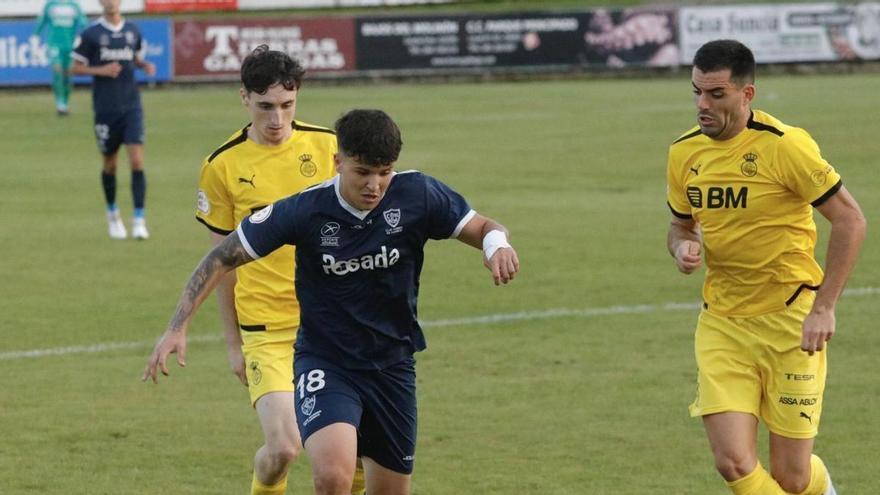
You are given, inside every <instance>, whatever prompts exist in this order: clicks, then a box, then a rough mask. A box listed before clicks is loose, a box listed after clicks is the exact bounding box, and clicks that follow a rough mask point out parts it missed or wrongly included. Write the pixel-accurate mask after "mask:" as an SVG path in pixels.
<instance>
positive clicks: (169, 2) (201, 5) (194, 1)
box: [144, 0, 238, 13]
mask: <svg viewBox="0 0 880 495" xmlns="http://www.w3.org/2000/svg"><path fill="white" fill-rule="evenodd" d="M196 10H238V0H144V12H149V13H160V12H161V13H165V12H192V11H196Z"/></svg>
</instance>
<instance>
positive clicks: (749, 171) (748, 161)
mask: <svg viewBox="0 0 880 495" xmlns="http://www.w3.org/2000/svg"><path fill="white" fill-rule="evenodd" d="M743 159H744V160H745V161H744V162H743V164H742V165H740V167H739V169H740V171H741V172H742V174H743V175H745V176H746V177H754V176H755V175H757V174H758V164H757V163H755V161H756V160H757V159H758V155H756V154H754V153H746V154H745V155H743Z"/></svg>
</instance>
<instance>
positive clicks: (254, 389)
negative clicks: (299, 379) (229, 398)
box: [241, 329, 296, 405]
mask: <svg viewBox="0 0 880 495" xmlns="http://www.w3.org/2000/svg"><path fill="white" fill-rule="evenodd" d="M241 340H242V346H241V350H242V353H243V354H244V364H245V370H246V371H247V380H248V393H250V396H251V405H254V404H256V402H257V399H259V398H260V397H262V396H263V395H265V394H267V393H269V392H293V342H294V340H296V330H295V329H290V330H273V331H263V332H245V331H241Z"/></svg>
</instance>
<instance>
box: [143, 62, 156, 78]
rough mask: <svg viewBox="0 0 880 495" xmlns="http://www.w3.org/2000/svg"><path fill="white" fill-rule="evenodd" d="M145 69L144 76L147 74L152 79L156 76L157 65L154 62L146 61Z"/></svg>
mask: <svg viewBox="0 0 880 495" xmlns="http://www.w3.org/2000/svg"><path fill="white" fill-rule="evenodd" d="M143 69H144V74H146V75H148V76H150V77H153V76H155V75H156V64H154V63H153V62H147V61H144V66H143Z"/></svg>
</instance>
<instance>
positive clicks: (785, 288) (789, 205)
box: [667, 40, 866, 495]
mask: <svg viewBox="0 0 880 495" xmlns="http://www.w3.org/2000/svg"><path fill="white" fill-rule="evenodd" d="M691 82H692V84H693V91H694V102H695V104H696V107H697V111H698V113H697V124H698V125H697V126H696V127H694V128H693V129H691V130H690V131H688V132H686V133H685V134H683V135H682V136H681V137H680V138H678V139H677V140H676V141H675V142H674V143H673V144H672V146H671V147H670V149H669V162H668V167H667V185H668V192H667V201H668V203H669V207H670V209H671V210H672V222H671V224H670V227H669V236H668V241H667V244H668V248H669V252H670V254H672V256H673V258H674V259H675V264H676V266H677V267H678V269H679V270H680V271H681V272H683V273H692V272H694V271H695V270H696V269H697V268H699V267H700V265H701V264H702V263H703V261H705V263H706V268H707V269H706V279H705V282H704V285H703V300H704V305H703V310H702V312H701V313H700V317H699V320H698V323H697V330H696V335H695V339H696V340H695V353H696V360H697V366H698V368H699V373H698V382H699V383H698V385H699V389H698V393H697V398H696V400H695V401H694V403H693V404H692V405H691V406H690V412H691V415H692V416H700V417H702V419H703V424H704V426H705V430H706V435H707V437H708V439H709V444H710V446H711V448H712V453H713V455H714V457H715V465H716V468H717V469H718V471H719V473H720V474H721V476H722V477H724V479H725V480H726V481H727V484H728V486H729V487H730V489H731V491H732V492H733V493H735V494H738V495H745V494H754V495H775V494H785V493H797V494H804V495H819V494H834V493H835V491H834V487H833V485H832V484H831V478H830V476H829V475H828V471H827V470H826V469H825V466H824V464H823V463H822V460H821V459H819V457H817V456H815V455H813V454H812V452H813V441H814V437H815V436H816V434H817V431H818V425H819V420H820V416H821V412H822V396H823V391H824V387H825V369H826V352H823V351H824V349H826V346H827V344H826V342H827V341H829V340H830V339H831V337H832V336H833V335H834V332H835V316H834V311H835V305H836V303H837V300H838V298H839V296H840V294H841V292H842V291H843V287H844V285H845V283H846V280H847V278H848V277H849V274H850V271H851V270H852V268H853V266H854V265H855V262H856V258H857V256H858V253H859V249H860V248H861V244H862V240H863V239H864V235H865V224H866V222H865V218H864V216H863V215H862V212H861V210H860V209H859V206H858V204H857V203H856V201H855V199H853V197H852V195H850V193H849V192H848V191H847V190H846V188H845V187H843V183H842V182H841V179H840V176H839V175H838V173H837V172H836V171H835V170H834V168H832V167H831V165H829V164H828V162H826V161H825V160H824V159H823V158H822V156H821V154H820V153H819V147H818V146H817V145H816V143H815V142H814V141H813V139H812V138H811V137H810V135H809V134H807V132H806V131H804V130H803V129H799V128H797V127H791V126H788V125H785V124H783V123H782V122H780V121H779V120H777V119H775V118H773V117H771V116H770V115H768V114H766V113H763V112H759V111H757V110H755V111H752V109H751V103H752V100H753V99H754V98H755V84H754V82H755V59H754V56H753V55H752V52H751V50H749V49H748V48H747V47H746V46H744V45H743V44H741V43H739V42H738V41H734V40H717V41H712V42H709V43H706V44H705V45H703V46H702V47H701V48H700V49H699V50H698V51H697V53H696V55H695V56H694V67H693V72H692V78H691ZM813 208H815V209H817V210H818V211H819V213H821V214H822V216H824V217H825V218H826V219H828V220H829V221H830V222H831V235H830V239H829V241H828V250H827V256H826V264H825V273H824V275H823V272H822V269H821V268H820V267H819V265H818V263H817V262H816V260H815V257H814V253H813V251H814V247H815V244H816V226H815V224H814V222H813ZM759 418H760V419H761V420H763V421H764V423H765V424H766V425H767V429H768V430H769V432H770V441H769V445H770V472H769V473H768V472H767V471H766V470H765V469H764V468H763V467H762V466H761V464H760V462H759V461H758V456H757V447H756V444H757V428H758V420H759Z"/></svg>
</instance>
